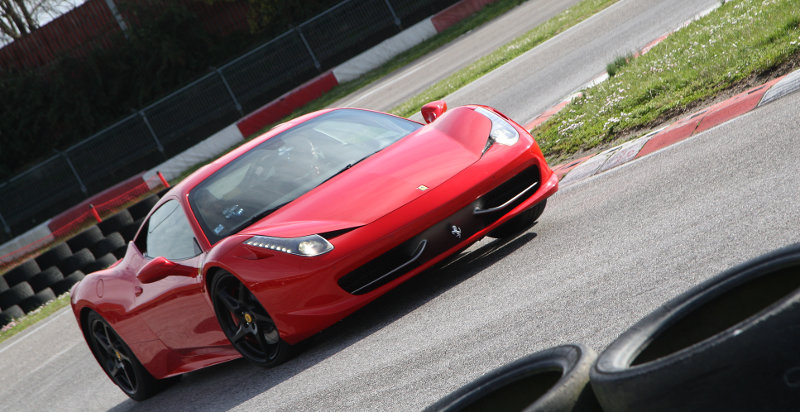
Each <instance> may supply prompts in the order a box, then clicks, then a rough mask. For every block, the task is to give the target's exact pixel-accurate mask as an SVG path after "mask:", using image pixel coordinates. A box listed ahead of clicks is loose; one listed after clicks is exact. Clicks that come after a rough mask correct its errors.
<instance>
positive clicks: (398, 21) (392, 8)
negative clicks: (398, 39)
mask: <svg viewBox="0 0 800 412" xmlns="http://www.w3.org/2000/svg"><path fill="white" fill-rule="evenodd" d="M383 1H384V2H386V7H388V8H389V12H390V13H392V18H394V25H395V26H397V28H399V29H402V28H403V25H402V24H400V18H399V17H397V13H395V12H394V7H392V3H390V2H389V0H383Z"/></svg>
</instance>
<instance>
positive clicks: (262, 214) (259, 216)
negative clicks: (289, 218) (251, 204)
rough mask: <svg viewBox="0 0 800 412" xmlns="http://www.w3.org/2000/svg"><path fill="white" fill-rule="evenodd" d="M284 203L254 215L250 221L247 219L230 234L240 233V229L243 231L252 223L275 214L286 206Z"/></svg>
mask: <svg viewBox="0 0 800 412" xmlns="http://www.w3.org/2000/svg"><path fill="white" fill-rule="evenodd" d="M286 203H289V202H286ZM286 203H281V204H280V205H278V206H275V207H271V208H269V209H266V210H263V211H261V212H259V213H257V214H255V215H254V216H253V217H251V218H250V219H247V221H245V222H242V224H240V225H239V226H236V228H235V229H233V230H232V231H231V233H236V232H238V231H240V230H242V229H244V228H246V227H248V226H250V225H252V224H253V223H256V222H258V221H259V220H261V219H263V218H265V217H267V216H268V215H271V214H272V213H273V212H275V211H276V210H278V209H280V208H282V207H283V206H285V205H286Z"/></svg>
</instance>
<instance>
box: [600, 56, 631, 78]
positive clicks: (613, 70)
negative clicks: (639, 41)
mask: <svg viewBox="0 0 800 412" xmlns="http://www.w3.org/2000/svg"><path fill="white" fill-rule="evenodd" d="M633 58H634V56H633V53H628V54H626V55H624V56H619V57H617V58H616V59H614V60H613V61H612V62H611V63H609V64H607V65H606V73H608V75H609V76H610V77H614V76H616V75H617V72H619V71H620V69H622V68H623V67H625V66H627V65H628V63H630V62H631V60H633Z"/></svg>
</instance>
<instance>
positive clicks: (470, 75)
mask: <svg viewBox="0 0 800 412" xmlns="http://www.w3.org/2000/svg"><path fill="white" fill-rule="evenodd" d="M616 2H617V0H584V1H582V2H580V3H578V4H576V5H574V6H572V7H570V8H569V9H567V10H565V11H563V12H561V13H559V14H558V15H557V16H555V17H553V18H552V19H550V20H548V21H546V22H544V23H543V24H541V25H539V26H537V27H535V28H533V29H531V30H530V31H529V32H527V33H525V34H523V35H522V36H519V37H517V38H516V39H514V40H513V41H511V42H509V43H507V44H506V45H504V46H502V47H500V48H498V49H497V50H495V51H494V52H492V53H490V54H488V55H486V56H484V57H482V58H480V59H478V60H477V61H476V62H475V63H472V64H471V65H469V66H467V67H465V68H463V69H461V70H459V71H458V72H456V73H453V74H452V75H450V76H448V77H447V78H445V79H443V80H441V81H439V82H437V83H436V84H434V85H433V86H431V87H429V88H428V89H427V90H425V91H424V92H422V93H420V94H418V95H416V96H414V97H412V98H411V99H409V100H407V101H405V102H403V103H402V104H400V105H398V106H397V107H394V108H393V109H392V110H390V112H391V113H394V114H396V115H398V116H403V117H409V116H411V115H413V114H414V113H416V112H417V111H418V110H419V109H420V107H422V105H424V104H425V103H428V102H430V101H433V100H439V99H442V98H444V97H445V96H447V95H449V94H451V93H453V92H455V91H456V90H458V89H460V88H462V87H464V86H466V85H468V84H469V83H472V82H473V81H475V80H476V79H478V78H480V77H481V76H483V75H485V74H487V73H489V72H491V71H492V70H494V69H496V68H498V67H500V66H502V65H503V64H505V63H508V62H509V61H511V60H513V59H514V58H515V57H517V56H519V55H521V54H522V53H525V52H526V51H528V50H530V49H532V48H534V47H536V46H538V45H539V44H542V43H544V42H545V41H547V40H549V39H551V38H552V37H554V36H556V35H557V34H559V33H561V32H563V31H565V30H567V29H569V28H570V27H572V26H574V25H576V24H578V23H580V22H582V21H583V20H586V19H587V18H589V17H591V16H593V15H594V14H596V13H597V12H599V11H601V10H603V9H605V8H606V7H608V6H610V5H612V4H614V3H616Z"/></svg>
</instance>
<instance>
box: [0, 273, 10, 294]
mask: <svg viewBox="0 0 800 412" xmlns="http://www.w3.org/2000/svg"><path fill="white" fill-rule="evenodd" d="M7 290H8V282H6V278H5V276H0V292H5V291H7Z"/></svg>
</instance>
